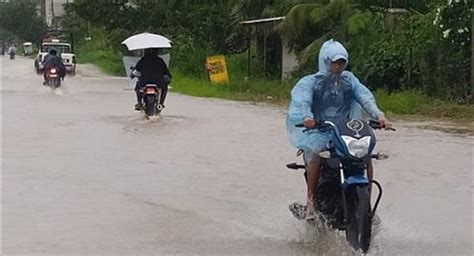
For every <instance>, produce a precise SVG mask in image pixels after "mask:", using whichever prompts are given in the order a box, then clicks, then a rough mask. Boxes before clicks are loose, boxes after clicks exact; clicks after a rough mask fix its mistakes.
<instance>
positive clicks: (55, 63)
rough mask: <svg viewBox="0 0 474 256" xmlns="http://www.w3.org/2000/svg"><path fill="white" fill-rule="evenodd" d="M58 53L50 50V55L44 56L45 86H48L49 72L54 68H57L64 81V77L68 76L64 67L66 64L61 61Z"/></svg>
mask: <svg viewBox="0 0 474 256" xmlns="http://www.w3.org/2000/svg"><path fill="white" fill-rule="evenodd" d="M57 53H58V52H57V51H56V49H54V48H53V49H50V50H49V52H48V54H46V56H44V59H43V77H44V82H43V85H46V79H47V77H46V76H47V73H48V72H49V70H50V69H52V68H57V69H58V71H59V76H60V77H61V79H63V80H64V76H65V75H66V67H65V66H64V63H63V61H62V59H61V57H59V56H58V54H57Z"/></svg>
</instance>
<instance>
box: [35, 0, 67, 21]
mask: <svg viewBox="0 0 474 256" xmlns="http://www.w3.org/2000/svg"><path fill="white" fill-rule="evenodd" d="M72 2H74V0H41V2H40V13H41V16H42V17H44V19H45V22H46V24H47V25H48V27H52V26H55V25H57V23H56V22H55V19H56V18H59V17H61V16H63V15H64V14H65V10H64V7H65V5H67V4H70V3H72Z"/></svg>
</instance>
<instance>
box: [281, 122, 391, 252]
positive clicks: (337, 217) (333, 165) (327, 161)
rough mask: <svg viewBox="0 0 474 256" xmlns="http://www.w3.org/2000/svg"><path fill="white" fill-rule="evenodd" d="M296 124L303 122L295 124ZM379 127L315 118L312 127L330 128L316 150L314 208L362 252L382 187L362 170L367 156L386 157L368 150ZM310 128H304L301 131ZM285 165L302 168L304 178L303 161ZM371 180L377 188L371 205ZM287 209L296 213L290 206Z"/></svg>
mask: <svg viewBox="0 0 474 256" xmlns="http://www.w3.org/2000/svg"><path fill="white" fill-rule="evenodd" d="M297 127H304V125H303V124H298V125H297ZM381 128H382V127H381V126H380V124H379V123H377V122H374V121H371V122H369V123H367V122H365V121H363V120H357V119H344V120H340V121H339V122H337V123H333V122H330V121H317V125H316V127H315V128H313V129H316V130H319V131H332V132H333V139H332V141H331V142H330V143H329V144H328V145H327V147H326V148H327V151H324V152H321V153H320V156H321V174H320V178H319V180H318V185H317V190H316V191H317V195H318V196H317V199H316V202H315V205H316V208H317V209H316V210H317V212H319V216H320V217H321V219H322V221H323V222H325V223H326V224H327V225H328V226H329V227H331V228H334V229H338V230H344V231H345V234H346V240H347V241H348V242H349V244H350V245H351V246H352V247H353V248H354V249H355V250H362V252H364V253H366V252H367V251H368V250H369V246H370V240H371V235H372V220H373V217H374V215H375V212H376V210H377V206H378V204H379V202H380V199H381V197H382V187H381V186H380V184H379V183H378V182H377V181H375V180H369V179H368V177H367V173H366V171H367V164H368V162H369V160H370V159H371V158H373V159H377V160H381V159H385V158H386V157H387V156H385V155H381V154H372V151H373V149H374V147H375V144H376V139H375V135H374V133H373V130H372V129H381ZM311 130H312V129H305V130H304V131H303V132H311ZM391 130H394V129H391ZM299 153H300V154H301V153H302V151H301V150H300V151H299ZM303 158H304V155H303ZM305 163H306V160H305ZM287 168H289V169H294V170H297V169H304V170H305V173H304V175H305V179H306V175H307V173H306V165H300V164H296V163H291V164H288V165H287ZM371 184H374V185H375V186H376V187H377V190H378V195H377V198H376V201H375V204H374V206H373V207H372V206H371V194H372V189H371V188H372V186H371ZM290 210H291V211H293V214H294V215H295V216H297V215H296V214H295V212H294V209H292V206H290Z"/></svg>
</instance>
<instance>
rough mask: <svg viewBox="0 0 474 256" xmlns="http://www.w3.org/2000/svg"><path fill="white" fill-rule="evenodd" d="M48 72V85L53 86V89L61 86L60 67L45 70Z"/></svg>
mask: <svg viewBox="0 0 474 256" xmlns="http://www.w3.org/2000/svg"><path fill="white" fill-rule="evenodd" d="M44 72H46V85H47V86H49V87H51V89H53V90H54V89H56V88H58V87H59V86H61V76H60V74H59V69H58V68H55V67H53V68H50V69H48V70H45V71H44Z"/></svg>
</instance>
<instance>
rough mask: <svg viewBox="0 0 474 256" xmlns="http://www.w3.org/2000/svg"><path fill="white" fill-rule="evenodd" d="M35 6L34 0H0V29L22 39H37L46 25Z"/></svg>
mask: <svg viewBox="0 0 474 256" xmlns="http://www.w3.org/2000/svg"><path fill="white" fill-rule="evenodd" d="M36 6H37V1H36V0H15V1H8V2H5V1H0V29H3V30H4V31H9V32H10V33H11V34H14V35H16V36H17V37H19V38H20V39H22V40H26V41H37V40H38V39H39V36H40V35H41V33H42V31H43V30H44V29H45V28H46V25H45V24H44V21H43V20H42V19H41V17H40V16H39V15H38V12H37V10H36Z"/></svg>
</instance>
